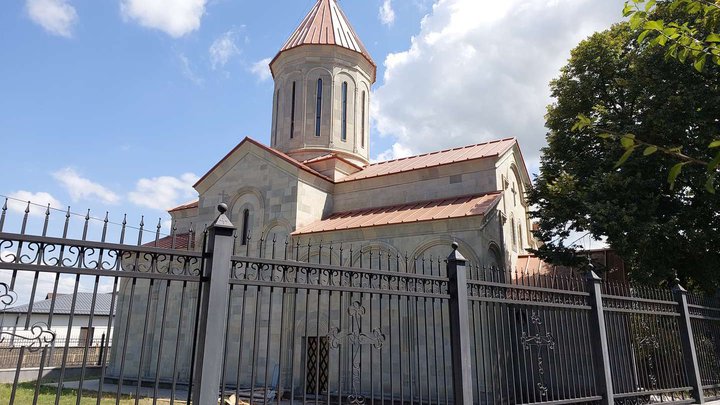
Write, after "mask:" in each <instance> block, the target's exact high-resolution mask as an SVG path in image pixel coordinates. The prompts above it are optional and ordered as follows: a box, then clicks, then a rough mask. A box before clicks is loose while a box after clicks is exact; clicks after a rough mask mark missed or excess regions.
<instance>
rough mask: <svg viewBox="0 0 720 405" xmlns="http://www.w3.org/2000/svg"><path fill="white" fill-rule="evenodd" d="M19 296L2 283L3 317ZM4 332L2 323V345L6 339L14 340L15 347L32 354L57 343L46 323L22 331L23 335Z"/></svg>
mask: <svg viewBox="0 0 720 405" xmlns="http://www.w3.org/2000/svg"><path fill="white" fill-rule="evenodd" d="M16 299H17V296H16V295H15V292H14V291H12V290H11V289H10V287H9V286H8V285H7V284H5V283H0V305H1V306H0V315H3V313H4V312H5V309H7V307H8V306H10V305H12V304H13V303H14V302H15V300H16ZM1 330H2V321H0V343H5V339H6V338H10V339H12V340H13V347H25V348H27V349H28V350H29V351H30V352H37V351H38V350H40V349H42V348H43V347H46V346H49V345H50V344H52V342H54V341H55V332H53V331H51V330H50V327H49V326H48V325H47V324H46V323H44V322H38V323H36V324H34V325H33V326H32V327H31V328H30V329H29V330H25V331H21V332H22V333H11V332H5V331H1ZM15 339H19V340H20V341H21V342H23V343H24V344H17V343H16V342H14V340H15Z"/></svg>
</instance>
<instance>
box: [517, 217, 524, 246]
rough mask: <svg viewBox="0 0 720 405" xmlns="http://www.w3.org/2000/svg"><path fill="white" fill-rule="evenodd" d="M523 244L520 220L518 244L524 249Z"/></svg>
mask: <svg viewBox="0 0 720 405" xmlns="http://www.w3.org/2000/svg"><path fill="white" fill-rule="evenodd" d="M523 245H524V243H523V229H522V224H521V223H520V221H518V246H519V247H520V250H522V248H523Z"/></svg>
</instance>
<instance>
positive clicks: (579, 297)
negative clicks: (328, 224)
mask: <svg viewBox="0 0 720 405" xmlns="http://www.w3.org/2000/svg"><path fill="white" fill-rule="evenodd" d="M12 209H13V207H12V206H11V207H8V203H7V201H6V202H5V204H4V206H3V207H2V209H0V361H2V359H3V358H5V357H7V356H11V357H12V361H11V362H16V365H14V367H6V370H5V372H6V374H10V378H9V379H7V378H6V380H5V381H6V382H11V383H12V384H11V385H8V386H7V388H8V389H7V390H6V391H5V392H9V393H10V394H9V395H10V397H9V403H10V404H14V403H18V404H19V402H17V398H19V396H18V395H17V393H18V390H21V389H27V386H25V385H23V386H21V385H20V382H22V381H34V384H32V391H33V393H32V397H33V403H38V401H39V398H40V393H41V392H44V391H46V389H43V390H41V388H42V386H43V385H45V384H48V383H53V384H54V385H52V387H55V388H53V389H54V390H55V397H56V403H59V401H60V398H61V397H62V396H67V395H74V396H75V398H76V402H77V403H79V402H80V399H81V398H82V397H84V396H87V395H89V394H90V393H91V392H93V391H102V392H103V393H104V394H103V395H99V396H98V395H95V394H93V398H95V397H97V400H96V401H97V404H100V403H102V398H103V397H104V398H105V399H106V400H107V399H110V401H113V400H114V401H115V403H119V401H120V399H121V398H123V399H126V398H128V397H129V398H132V399H131V402H133V401H134V402H135V403H137V404H139V403H140V398H142V397H148V398H151V399H152V400H151V402H152V403H159V402H158V401H159V400H160V399H163V398H167V399H168V400H169V402H170V403H178V404H179V403H188V402H190V403H194V404H216V403H217V401H218V399H222V400H223V401H225V403H230V404H240V403H255V404H260V403H262V404H267V403H277V404H282V403H295V402H301V403H317V404H319V403H324V404H340V403H342V404H346V403H347V404H373V403H392V404H408V403H411V404H413V403H418V404H420V403H423V404H453V403H462V404H576V403H600V404H649V403H676V404H680V403H703V402H704V401H706V400H710V399H719V398H720V363H719V362H720V302H719V301H718V297H707V296H704V295H700V294H697V293H688V292H687V291H685V290H684V289H683V288H682V287H681V286H680V285H679V284H678V285H677V286H675V287H674V288H673V289H671V290H667V289H660V288H648V287H638V286H633V285H630V284H626V283H614V282H610V281H603V280H602V279H601V278H600V277H598V276H597V275H595V273H593V272H586V274H585V273H578V272H571V271H560V270H555V269H546V270H543V271H537V270H536V271H534V272H529V271H527V270H525V269H518V270H516V271H512V272H510V271H504V270H502V269H498V268H491V267H483V266H481V265H479V264H477V263H470V262H467V261H466V260H465V259H464V258H463V257H462V255H461V254H460V251H461V250H462V249H461V248H460V249H458V245H456V244H455V245H453V247H452V249H451V247H450V246H448V247H447V253H448V254H450V256H449V257H446V255H440V256H438V255H435V256H433V257H430V256H427V257H424V256H422V255H418V256H414V255H408V254H404V253H399V252H396V251H392V250H390V249H389V248H387V247H383V246H382V245H379V244H372V245H365V244H359V243H356V244H352V243H347V242H345V243H339V242H333V243H330V242H326V241H319V240H317V241H311V240H309V239H300V238H291V237H287V236H281V235H272V234H270V235H264V236H262V237H261V238H259V239H258V240H257V241H253V240H252V239H251V238H250V235H247V236H246V237H245V238H238V235H237V231H236V230H235V227H234V226H233V225H232V223H231V222H230V220H229V219H228V218H227V217H226V216H225V210H226V207H221V210H220V211H221V213H220V215H219V216H218V218H217V220H216V221H215V222H214V223H212V224H209V225H208V226H204V225H202V226H198V228H197V229H202V230H198V231H195V230H193V227H191V228H190V229H189V230H187V231H185V232H183V233H178V231H177V227H176V226H174V225H173V226H172V229H171V231H170V234H169V235H163V234H162V233H161V224H160V223H158V225H157V226H154V227H151V229H146V228H145V224H144V220H142V219H141V221H140V225H139V226H138V227H130V226H129V225H128V221H127V219H123V220H122V221H121V222H118V223H113V222H111V221H110V220H109V219H108V215H105V216H104V218H94V217H92V216H91V213H90V212H87V213H86V214H84V215H81V216H77V215H75V214H73V213H72V212H71V211H70V209H68V210H65V211H63V212H62V214H61V218H62V220H61V221H59V223H53V221H52V219H54V217H55V212H56V211H54V210H51V209H50V208H49V207H43V209H42V210H41V211H38V210H37V207H34V206H31V205H27V206H26V207H25V209H24V211H23V212H22V213H21V215H19V216H15V217H13V216H12V215H11V213H12V212H13V211H12ZM21 211H22V210H21ZM33 211H35V212H33ZM77 219H79V221H78V220H77ZM34 222H37V223H34ZM10 229H18V231H17V232H11V231H10ZM131 233H133V234H132V235H131ZM51 235H60V236H58V237H54V236H51ZM93 235H97V237H94V236H93ZM148 235H149V237H146V236H148ZM111 240H113V241H114V242H112V241H111ZM129 241H132V243H128V242H129ZM243 242H244V245H243V244H242V243H243ZM108 293H112V294H110V299H111V301H112V302H111V303H110V308H112V311H111V315H110V316H106V317H103V318H101V317H100V316H99V315H98V314H99V313H100V311H99V310H98V305H100V304H99V303H100V301H99V300H98V297H99V296H100V295H101V294H108ZM105 298H107V297H105ZM18 304H24V305H25V306H23V307H22V308H24V309H25V311H24V312H23V313H21V314H18V313H15V312H12V311H10V310H8V308H11V307H13V308H17V307H18ZM81 329H83V330H85V332H84V333H85V335H83V336H86V337H85V338H82V339H80V338H76V337H77V336H79V335H78V331H80V330H81ZM96 329H97V330H102V331H104V333H105V334H104V335H103V336H101V337H100V336H98V334H99V333H98V332H95V333H94V334H91V336H93V337H92V338H87V336H88V331H95V330H96ZM98 338H99V339H98ZM74 339H76V340H74ZM3 351H6V352H3ZM3 356H5V357H3ZM2 363H3V364H5V363H6V362H4V361H3V362H2ZM2 375H3V374H2V370H0V378H1V377H2ZM63 388H73V389H74V390H73V391H64V390H63ZM0 389H2V388H0ZM24 397H25V398H26V396H24Z"/></svg>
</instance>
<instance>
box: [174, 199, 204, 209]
mask: <svg viewBox="0 0 720 405" xmlns="http://www.w3.org/2000/svg"><path fill="white" fill-rule="evenodd" d="M199 205H200V201H199V200H195V201H192V202H189V203H185V204H183V205H180V206H177V207H175V208H173V209H170V210H168V212H176V211H183V210H189V209H191V208H197V207H198V206H199Z"/></svg>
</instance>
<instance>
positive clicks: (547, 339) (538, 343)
mask: <svg viewBox="0 0 720 405" xmlns="http://www.w3.org/2000/svg"><path fill="white" fill-rule="evenodd" d="M530 322H531V324H532V325H535V335H532V336H531V335H530V332H529V331H528V332H523V333H522V337H521V338H520V343H522V346H523V348H524V349H525V350H531V349H532V347H533V346H535V347H537V363H538V375H539V376H540V381H539V382H538V383H537V388H538V390H539V391H540V396H543V397H544V396H546V395H547V392H548V387H547V385H545V360H544V358H543V355H542V349H543V347H547V349H548V350H555V338H554V337H553V335H552V333H550V332H547V331H545V333H544V334H543V333H542V332H540V329H541V328H542V325H543V322H542V319H540V316H539V315H538V314H537V312H535V311H533V313H532V315H531V317H530ZM528 329H529V328H528Z"/></svg>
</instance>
